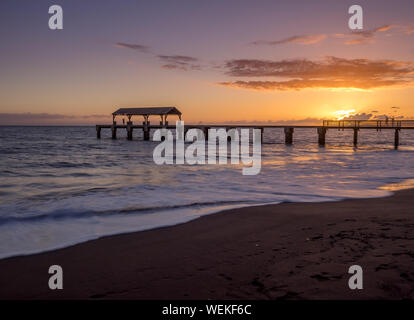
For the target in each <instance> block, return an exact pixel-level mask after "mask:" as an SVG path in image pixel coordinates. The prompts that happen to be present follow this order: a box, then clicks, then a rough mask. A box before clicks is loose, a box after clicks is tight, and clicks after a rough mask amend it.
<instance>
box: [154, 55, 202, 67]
mask: <svg viewBox="0 0 414 320" xmlns="http://www.w3.org/2000/svg"><path fill="white" fill-rule="evenodd" d="M157 57H158V58H159V59H160V60H161V61H162V62H163V65H162V66H161V68H164V69H178V70H183V71H187V70H200V69H201V65H200V64H199V59H198V58H194V57H189V56H180V55H158V56H157Z"/></svg>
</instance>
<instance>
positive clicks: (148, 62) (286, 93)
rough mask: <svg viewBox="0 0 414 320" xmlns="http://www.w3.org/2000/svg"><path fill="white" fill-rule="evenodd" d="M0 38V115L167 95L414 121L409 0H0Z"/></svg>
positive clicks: (208, 110)
mask: <svg viewBox="0 0 414 320" xmlns="http://www.w3.org/2000/svg"><path fill="white" fill-rule="evenodd" d="M53 4H59V5H61V6H62V8H63V27H64V29H63V30H55V31H52V30H50V29H49V28H48V20H49V17H50V15H49V14H48V8H49V6H51V5H53ZM353 4H359V5H361V6H362V8H363V9H364V29H363V30H362V31H360V32H353V33H351V30H350V29H349V28H348V19H349V17H350V15H349V14H348V8H349V7H350V6H351V5H353ZM0 39H1V50H0V57H1V59H0V73H1V76H0V97H1V99H0V124H7V123H9V124H13V123H14V122H18V121H26V122H28V123H33V124H37V123H50V124H53V123H94V122H96V121H99V122H109V121H110V120H111V117H110V114H111V113H112V112H113V111H114V110H115V109H117V108H119V107H129V106H131V107H139V106H170V105H171V106H176V107H177V108H179V109H180V110H181V111H182V112H183V119H184V120H185V121H186V122H199V121H203V122H220V121H247V122H249V121H280V120H302V119H322V118H335V117H336V116H337V115H338V114H335V112H337V111H341V110H354V111H353V112H352V113H356V114H359V115H358V116H360V117H364V118H375V117H379V116H381V115H384V114H387V115H390V116H396V117H397V116H404V117H406V118H414V106H413V101H414V1H412V0H405V1H404V0H395V1H390V0H388V1H384V0H371V1H357V2H355V1H332V0H326V1H296V0H288V1H275V0H273V1H264V0H260V1H252V0H251V1H243V0H237V1H225V0H209V1H196V0H192V1H156V0H155V1H154V0H152V1H132V0H123V1H119V0H118V1H115V0H111V1H91V0H87V1H84V0H82V1H81V0H65V1H62V0H54V1H43V0H36V1H33V0H32V1H29V0H27V1H23V0H2V1H1V2H0ZM29 113H30V114H29ZM19 114H20V115H19ZM17 119H20V120H17ZM157 121H158V119H157Z"/></svg>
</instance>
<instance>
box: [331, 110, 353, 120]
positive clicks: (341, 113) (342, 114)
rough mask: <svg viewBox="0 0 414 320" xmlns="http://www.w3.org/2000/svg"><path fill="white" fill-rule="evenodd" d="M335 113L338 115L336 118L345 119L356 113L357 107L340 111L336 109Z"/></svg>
mask: <svg viewBox="0 0 414 320" xmlns="http://www.w3.org/2000/svg"><path fill="white" fill-rule="evenodd" d="M334 114H335V116H336V120H342V119H345V118H347V117H349V116H352V115H354V114H356V111H355V109H349V110H338V111H335V112H334Z"/></svg>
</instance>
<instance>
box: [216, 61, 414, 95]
mask: <svg viewBox="0 0 414 320" xmlns="http://www.w3.org/2000/svg"><path fill="white" fill-rule="evenodd" d="M223 68H224V69H225V74H227V75H229V76H232V77H255V78H258V77H276V78H285V79H287V80H284V81H280V80H279V79H278V80H266V81H259V80H256V79H255V80H250V81H242V80H238V81H229V82H220V83H219V84H220V85H224V86H229V87H239V88H246V89H256V90H301V89H305V88H358V89H372V88H377V87H390V86H407V85H413V81H414V64H413V63H412V62H403V61H392V60H369V59H343V58H337V57H326V58H325V59H323V60H319V61H311V60H307V59H293V60H281V61H269V60H255V59H237V60H230V61H227V62H226V63H225V65H224V67H223Z"/></svg>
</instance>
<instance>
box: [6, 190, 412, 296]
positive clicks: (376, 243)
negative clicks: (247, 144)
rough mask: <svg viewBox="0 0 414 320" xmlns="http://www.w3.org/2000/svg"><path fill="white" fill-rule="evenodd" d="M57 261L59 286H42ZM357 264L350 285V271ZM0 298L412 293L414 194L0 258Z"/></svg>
mask: <svg viewBox="0 0 414 320" xmlns="http://www.w3.org/2000/svg"><path fill="white" fill-rule="evenodd" d="M53 264H57V265H60V266H62V268H63V272H64V276H63V286H64V289H63V290H50V289H49V288H48V279H49V277H50V275H49V274H48V269H49V266H50V265H53ZM355 264H357V265H360V266H361V267H362V268H363V272H364V273H363V276H364V277H363V285H364V288H363V290H350V289H349V287H348V279H349V277H350V276H351V275H350V274H348V268H349V267H350V266H351V265H355ZM0 298H1V299H402V298H409V299H413V298H414V190H403V191H398V192H396V193H395V194H394V195H393V196H391V197H387V198H380V199H361V200H345V201H340V202H325V203H284V204H278V205H266V206H260V207H250V208H243V209H234V210H228V211H223V212H220V213H217V214H213V215H209V216H204V217H202V218H199V219H197V220H194V221H191V222H188V223H185V224H181V225H177V226H173V227H166V228H160V229H156V230H150V231H144V232H136V233H130V234H124V235H117V236H110V237H106V238H102V239H98V240H93V241H89V242H86V243H82V244H79V245H75V246H72V247H69V248H65V249H61V250H56V251H52V252H47V253H42V254H36V255H30V256H23V257H15V258H9V259H3V260H0Z"/></svg>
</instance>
